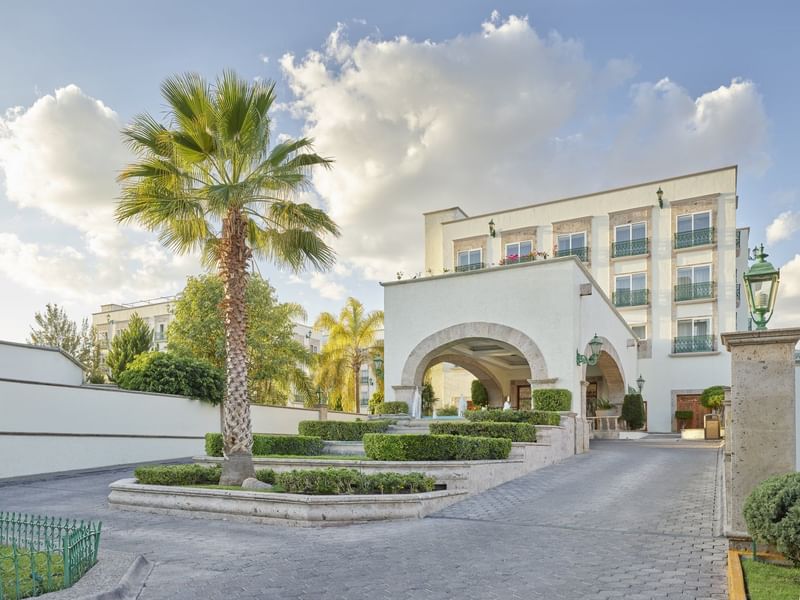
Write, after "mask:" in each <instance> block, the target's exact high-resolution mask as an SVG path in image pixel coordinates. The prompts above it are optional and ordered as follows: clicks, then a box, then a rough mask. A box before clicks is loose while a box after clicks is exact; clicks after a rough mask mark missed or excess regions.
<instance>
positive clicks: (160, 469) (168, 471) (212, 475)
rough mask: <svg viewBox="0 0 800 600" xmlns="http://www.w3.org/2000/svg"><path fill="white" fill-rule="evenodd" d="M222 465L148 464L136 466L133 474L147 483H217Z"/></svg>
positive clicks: (140, 480)
mask: <svg viewBox="0 0 800 600" xmlns="http://www.w3.org/2000/svg"><path fill="white" fill-rule="evenodd" d="M221 474H222V467H217V466H214V467H204V466H201V465H148V466H142V467H136V469H135V470H134V471H133V475H134V476H135V477H136V479H137V480H138V481H139V483H143V484H145V485H198V484H204V483H209V484H217V483H219V477H220V475H221Z"/></svg>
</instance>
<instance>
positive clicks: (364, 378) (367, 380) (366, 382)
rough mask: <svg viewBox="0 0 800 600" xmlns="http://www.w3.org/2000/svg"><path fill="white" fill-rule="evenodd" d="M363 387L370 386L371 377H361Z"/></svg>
mask: <svg viewBox="0 0 800 600" xmlns="http://www.w3.org/2000/svg"><path fill="white" fill-rule="evenodd" d="M361 385H369V376H368V375H362V376H361Z"/></svg>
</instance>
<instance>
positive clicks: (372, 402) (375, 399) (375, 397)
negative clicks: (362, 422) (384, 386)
mask: <svg viewBox="0 0 800 600" xmlns="http://www.w3.org/2000/svg"><path fill="white" fill-rule="evenodd" d="M378 404H383V392H375V393H374V394H372V397H371V398H370V399H369V414H371V415H374V414H376V413H375V409H376V407H377V406H378Z"/></svg>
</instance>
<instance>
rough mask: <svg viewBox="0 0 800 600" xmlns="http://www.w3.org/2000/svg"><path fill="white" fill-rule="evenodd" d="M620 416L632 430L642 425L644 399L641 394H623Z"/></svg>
mask: <svg viewBox="0 0 800 600" xmlns="http://www.w3.org/2000/svg"><path fill="white" fill-rule="evenodd" d="M622 418H623V419H624V420H625V422H626V423H627V424H628V428H629V429H631V430H632V431H635V430H637V429H641V428H642V427H644V400H642V395H641V394H625V399H624V400H623V401H622Z"/></svg>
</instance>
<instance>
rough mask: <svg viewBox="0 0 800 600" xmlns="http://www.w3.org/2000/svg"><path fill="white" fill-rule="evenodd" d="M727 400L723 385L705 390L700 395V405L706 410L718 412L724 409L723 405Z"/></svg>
mask: <svg viewBox="0 0 800 600" xmlns="http://www.w3.org/2000/svg"><path fill="white" fill-rule="evenodd" d="M724 400H725V388H723V387H722V386H721V385H712V386H711V387H707V388H706V389H704V390H703V393H702V394H700V404H702V405H703V406H704V407H705V408H709V409H712V410H718V409H720V408H722V403H723V402H724Z"/></svg>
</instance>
